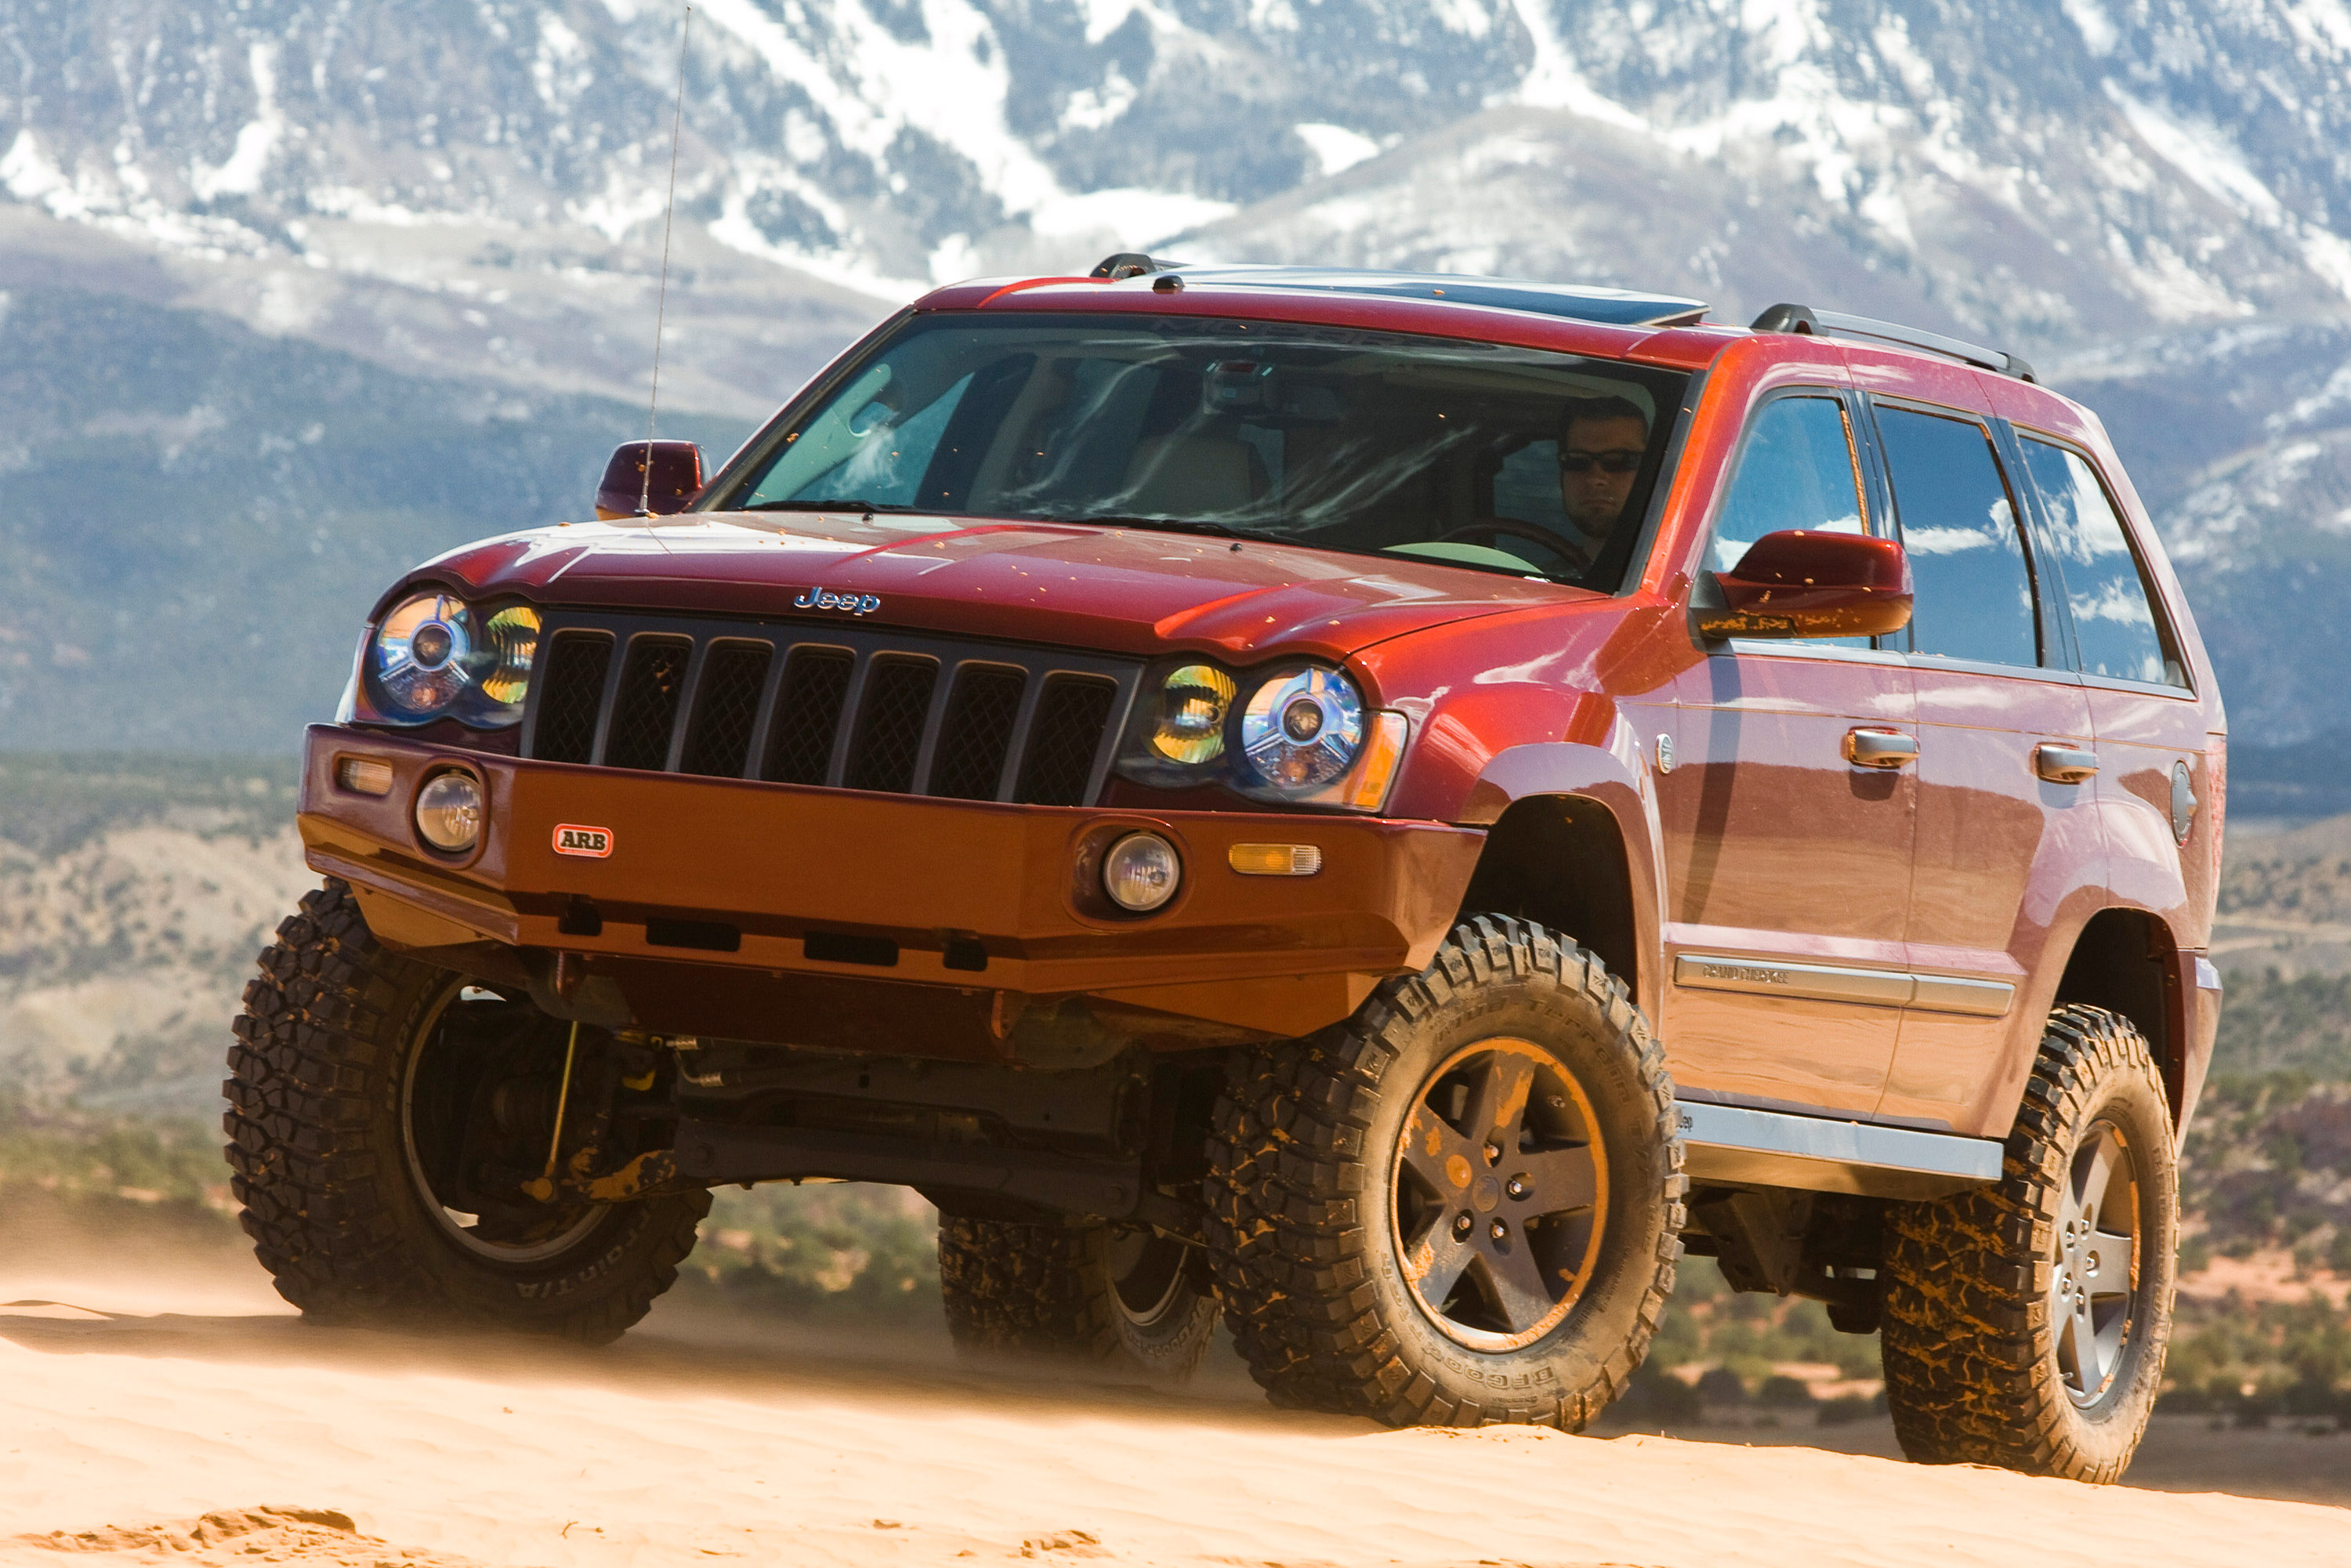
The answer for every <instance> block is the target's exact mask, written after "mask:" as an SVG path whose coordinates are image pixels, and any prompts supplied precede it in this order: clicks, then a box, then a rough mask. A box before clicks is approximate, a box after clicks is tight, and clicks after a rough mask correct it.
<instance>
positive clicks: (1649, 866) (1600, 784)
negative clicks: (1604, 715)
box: [1455, 717, 1666, 1029]
mask: <svg viewBox="0 0 2351 1568" xmlns="http://www.w3.org/2000/svg"><path fill="white" fill-rule="evenodd" d="M1640 755H1641V752H1640V742H1639V740H1638V739H1637V738H1636V737H1635V735H1634V733H1633V730H1632V727H1630V726H1629V725H1627V724H1626V723H1625V721H1624V720H1623V718H1621V717H1619V718H1618V719H1617V720H1616V722H1615V724H1614V726H1613V727H1612V730H1611V734H1610V735H1609V737H1608V740H1607V742H1606V744H1604V745H1588V744H1583V743H1579V742H1575V741H1564V740H1554V741H1537V742H1533V743H1531V744H1529V745H1524V746H1512V747H1504V748H1503V749H1502V750H1500V751H1498V752H1496V753H1495V754H1494V756H1493V757H1492V758H1490V759H1489V761H1488V762H1487V764H1486V766H1485V768H1483V769H1482V770H1481V771H1480V772H1479V775H1478V778H1477V779H1476V781H1475V782H1474V783H1473V784H1471V786H1470V788H1469V792H1468V797H1467V798H1466V799H1465V800H1463V801H1462V805H1461V814H1460V815H1459V816H1458V818H1456V819H1455V821H1458V823H1459V824H1460V825H1462V826H1464V827H1483V828H1490V827H1492V826H1493V825H1494V824H1495V823H1496V822H1498V821H1500V820H1501V817H1502V813H1503V812H1504V811H1506V810H1510V807H1511V806H1513V805H1515V804H1517V803H1518V802H1519V801H1520V800H1534V799H1538V798H1541V797H1547V796H1548V797H1573V798H1576V799H1581V800H1590V801H1592V802H1593V803H1594V804H1595V805H1598V806H1599V807H1601V808H1602V809H1603V810H1605V811H1607V812H1608V814H1609V816H1610V817H1611V818H1612V819H1613V820H1614V822H1615V824H1616V831H1617V835H1618V836H1619V837H1620V838H1621V839H1623V841H1624V843H1625V872H1626V873H1627V875H1628V876H1629V877H1630V878H1631V881H1632V887H1631V889H1630V892H1631V895H1632V904H1633V925H1634V932H1635V941H1636V943H1637V944H1638V947H1639V951H1640V952H1641V953H1642V954H1643V955H1644V956H1645V962H1644V963H1643V964H1642V966H1641V972H1640V975H1639V977H1638V978H1639V988H1638V990H1639V994H1638V995H1637V996H1635V998H1634V1000H1635V1002H1637V1003H1638V1004H1639V1005H1640V1009H1641V1011H1642V1013H1643V1014H1644V1015H1645V1016H1646V1018H1647V1019H1648V1020H1649V1025H1650V1027H1651V1028H1652V1029H1656V1028H1657V1027H1659V1023H1658V1019H1659V1012H1658V1009H1659V1005H1660V1004H1661V1003H1662V1001H1663V1000H1664V997H1665V966H1664V963H1663V961H1662V954H1663V953H1664V950H1665V949H1664V942H1665V929H1666V904H1665V877H1664V874H1663V873H1664V868H1665V851H1664V845H1665V838H1664V833H1663V830H1662V829H1661V827H1660V825H1659V823H1658V820H1657V801H1656V794H1655V793H1654V792H1653V791H1652V790H1651V789H1649V787H1648V782H1647V776H1646V771H1645V769H1644V767H1643V765H1642V763H1641V761H1640Z"/></svg>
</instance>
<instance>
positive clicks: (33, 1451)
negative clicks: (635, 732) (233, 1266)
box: [0, 1275, 2351, 1568]
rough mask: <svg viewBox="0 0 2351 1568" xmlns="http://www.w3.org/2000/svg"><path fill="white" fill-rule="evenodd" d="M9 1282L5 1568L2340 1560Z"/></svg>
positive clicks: (2295, 1538) (1920, 1501) (2317, 1533)
mask: <svg viewBox="0 0 2351 1568" xmlns="http://www.w3.org/2000/svg"><path fill="white" fill-rule="evenodd" d="M0 1289H5V1290H6V1291H8V1292H9V1293H10V1297H12V1298H13V1299H14V1300H15V1301H16V1303H17V1304H14V1305H8V1306H0V1561H5V1562H6V1563H12V1564H13V1563H46V1564H50V1565H52V1568H55V1565H58V1564H64V1563H78V1564H88V1565H90V1568H96V1565H98V1564H101V1563H232V1562H242V1563H251V1562H255V1561H284V1562H296V1563H319V1564H361V1563H402V1564H410V1565H413V1568H455V1565H457V1564H463V1563H485V1564H486V1563H496V1564H501V1565H522V1564H541V1563H544V1564H572V1563H577V1564H583V1565H586V1564H669V1563H709V1562H711V1561H712V1560H713V1559H720V1560H728V1559H732V1560H741V1561H748V1562H762V1563H793V1564H797V1563H859V1564H881V1565H885V1568H886V1565H891V1564H917V1563H922V1564H929V1563H943V1564H954V1563H962V1562H966V1561H969V1562H972V1563H990V1562H1016V1561H1026V1562H1032V1563H1055V1562H1061V1563H1071V1564H1072V1565H1075V1564H1079V1563H1087V1564H1092V1563H1103V1564H1110V1563H1153V1564H1190V1563H1203V1564H1206V1563H1218V1564H1236V1563H1251V1564H1284V1565H1301V1568H1302V1565H1305V1564H1322V1563H1332V1564H1348V1565H1354V1564H1366V1565H1369V1564H1391V1563H1397V1564H1422V1563H1426V1564H1440V1563H1443V1564H1467V1563H1529V1564H1534V1563H1540V1564H1561V1565H1565V1564H1585V1563H1593V1564H1596V1563H1641V1564H1651V1565H1656V1568H1667V1565H1673V1568H1680V1565H1688V1568H1698V1565H1701V1564H1703V1565H1707V1568H1716V1565H1724V1564H1749V1563H1752V1564H1798V1563H1802V1564H1807V1565H1813V1564H1880V1563H1919V1562H1929V1563H1938V1564H1951V1565H1953V1568H1965V1565H1970V1564H2001V1565H2003V1568H2004V1565H2007V1564H2012V1563H2019V1562H2023V1561H2028V1560H2032V1559H2037V1558H2040V1557H2043V1556H2045V1555H2049V1554H2052V1553H2053V1552H2054V1553H2055V1554H2058V1555H2067V1556H2070V1555H2085V1556H2089V1557H2095V1558H2096V1559H2097V1560H2100V1561H2105V1562H2118V1563H2132V1564H2133V1565H2134V1568H2149V1565H2154V1564H2163V1563H2195V1564H2199V1568H2202V1565H2209V1564H2213V1563H2262V1565H2263V1568H2292V1565H2294V1564H2302V1563H2311V1564H2317V1563H2342V1562H2344V1561H2345V1560H2346V1555H2347V1554H2351V1513H2346V1511H2341V1510H2335V1509H2328V1508H2320V1507H2314V1506H2311V1505H2307V1504H2297V1503H2282V1502H2267V1501H2256V1500H2248V1499H2243V1498H2234V1497H2226V1496H2220V1495H2199V1496H2180V1495H2166V1494H2161V1493H2153V1492H2145V1491H2136V1490H2092V1489H2089V1488H2084V1487H2078V1486H2074V1485H2072V1484H2070V1483H2066V1482H2061V1481H2046V1480H2031V1479H2022V1478H2019V1477H2015V1476H2009V1475H2003V1474H1999V1473H1996V1472H1991V1471H1985V1470H1971V1469H1920V1468H1917V1467H1912V1466H1906V1465H1901V1464H1897V1463H1893V1462H1890V1461H1887V1460H1885V1459H1879V1458H1862V1457H1855V1456H1851V1455H1844V1454H1832V1453H1826V1452H1823V1451H1820V1450H1816V1449H1810V1448H1737V1447H1729V1446H1724V1445H1718V1444H1704V1443H1688V1442H1679V1441H1675V1440H1672V1439H1667V1438H1662V1437H1623V1438H1617V1439H1614V1440H1601V1439H1596V1438H1589V1437H1562V1436H1560V1435H1558V1434H1556V1433H1545V1432H1531V1431H1524V1430H1487V1431H1482V1432H1444V1431H1418V1432H1383V1431H1378V1430H1375V1429H1374V1428H1372V1427H1368V1426H1366V1425H1364V1424H1362V1423H1358V1422H1353V1421H1346V1420H1339V1419H1334V1418H1330V1417H1323V1416H1301V1415H1297V1414H1289V1413H1283V1412H1280V1411H1274V1410H1270V1409H1267V1408H1264V1407H1262V1406H1257V1405H1254V1404H1251V1403H1249V1402H1247V1401H1246V1400H1245V1399H1244V1398H1242V1397H1240V1396H1238V1393H1237V1391H1236V1390H1234V1389H1233V1388H1232V1387H1231V1386H1230V1385H1229V1384H1217V1385H1212V1386H1211V1388H1210V1389H1209V1390H1207V1392H1205V1393H1203V1394H1200V1395H1196V1396H1170V1395H1165V1394H1156V1393H1152V1392H1149V1391H1145V1390H1141V1389H1132V1388H1120V1387H1114V1386H1102V1385H1086V1384H1083V1383H1080V1382H1075V1381H1071V1380H1068V1379H1059V1380H1053V1379H1044V1378H1040V1377H1039V1376H1036V1375H1021V1374H1015V1373H1011V1372H1007V1373H1003V1374H1000V1375H979V1374H975V1373H972V1372H968V1371H966V1370H963V1369H959V1368H957V1367H956V1366H955V1365H954V1364H952V1362H951V1361H950V1360H949V1359H948V1358H947V1357H946V1354H945V1353H944V1351H943V1349H942V1348H941V1347H939V1346H937V1345H936V1344H935V1343H927V1342H926V1343H915V1344H911V1345H909V1344H904V1343H884V1342H881V1341H878V1340H875V1339H872V1338H870V1337H868V1336H866V1335H863V1334H861V1333H858V1332H857V1331H855V1330H854V1329H847V1330H841V1331H835V1332H833V1333H831V1334H829V1335H819V1334H810V1333H805V1332H803V1333H797V1334H780V1335H779V1334H775V1333H752V1332H750V1331H749V1330H747V1328H746V1327H745V1326H744V1325H743V1324H741V1323H739V1322H725V1321H716V1320H714V1321H713V1322H710V1323H708V1324H704V1323H698V1322H695V1321H694V1320H693V1318H692V1317H691V1316H690V1315H686V1314H681V1313H676V1312H671V1313H668V1314H666V1316H665V1317H664V1314H657V1315H656V1318H655V1320H654V1321H653V1324H651V1325H649V1326H648V1327H647V1328H646V1329H643V1330H640V1331H639V1332H638V1333H633V1334H632V1335H630V1336H629V1338H628V1339H627V1340H625V1341H623V1342H622V1343H621V1344H620V1345H618V1346H616V1347H614V1348H612V1349H611V1350H607V1351H601V1352H594V1353H588V1352H575V1351H569V1350H563V1349H557V1348H549V1347H543V1346H534V1345H517V1344H509V1343H496V1342H488V1343H486V1342H481V1341H470V1342H458V1341H421V1340H414V1339H406V1338H401V1337H396V1336H392V1335H387V1334H381V1333H367V1332H358V1331H335V1330H322V1329H318V1328H313V1327H309V1326H307V1325H304V1324H302V1323H301V1322H298V1321H297V1320H295V1319H294V1318H292V1317H291V1316H289V1315H287V1313H286V1312H284V1311H283V1309H282V1308H281V1307H279V1306H278V1305H277V1303H276V1301H275V1298H274V1297H272V1296H270V1295H269V1294H268V1292H267V1291H266V1288H264V1287H263V1286H262V1285H261V1284H260V1283H259V1282H258V1281H257V1280H247V1279H246V1278H244V1277H242V1276H235V1275H231V1276H226V1277H225V1278H224V1279H223V1280H221V1281H215V1282H214V1283H213V1284H212V1285H210V1286H209V1287H200V1286H197V1285H191V1284H183V1283H180V1282H177V1281H162V1280H155V1279H151V1280H148V1281H120V1280H118V1281H109V1282H105V1283H101V1284H96V1285H93V1284H91V1283H89V1282H88V1281H56V1280H32V1279H12V1280H5V1281H0Z"/></svg>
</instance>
